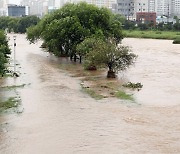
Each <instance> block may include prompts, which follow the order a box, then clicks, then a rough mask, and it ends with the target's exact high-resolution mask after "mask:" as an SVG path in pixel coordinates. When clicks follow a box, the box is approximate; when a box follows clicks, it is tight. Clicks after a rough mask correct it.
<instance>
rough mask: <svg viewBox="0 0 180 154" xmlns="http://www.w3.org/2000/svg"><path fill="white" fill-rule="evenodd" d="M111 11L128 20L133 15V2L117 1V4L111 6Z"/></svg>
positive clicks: (130, 0)
mask: <svg viewBox="0 0 180 154" xmlns="http://www.w3.org/2000/svg"><path fill="white" fill-rule="evenodd" d="M112 11H113V12H114V13H117V14H122V15H123V16H125V17H127V18H128V19H129V18H130V17H132V16H133V15H134V1H133V0H117V3H116V4H113V7H112Z"/></svg>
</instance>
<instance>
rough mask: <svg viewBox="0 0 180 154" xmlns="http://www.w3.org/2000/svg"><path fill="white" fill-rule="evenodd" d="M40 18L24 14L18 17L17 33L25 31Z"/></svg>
mask: <svg viewBox="0 0 180 154" xmlns="http://www.w3.org/2000/svg"><path fill="white" fill-rule="evenodd" d="M39 21H40V19H39V18H38V17H37V16H25V17H22V18H20V20H19V23H18V28H17V31H18V33H25V32H26V29H27V28H28V27H31V26H33V25H37V24H38V22H39Z"/></svg>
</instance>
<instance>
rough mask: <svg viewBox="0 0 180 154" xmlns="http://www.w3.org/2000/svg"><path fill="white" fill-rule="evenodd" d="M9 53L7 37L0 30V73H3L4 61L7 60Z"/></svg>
mask: <svg viewBox="0 0 180 154" xmlns="http://www.w3.org/2000/svg"><path fill="white" fill-rule="evenodd" d="M9 54H10V49H9V47H8V41H7V37H6V35H5V33H4V31H0V74H1V75H2V74H4V70H5V69H6V63H7V61H8V55H9Z"/></svg>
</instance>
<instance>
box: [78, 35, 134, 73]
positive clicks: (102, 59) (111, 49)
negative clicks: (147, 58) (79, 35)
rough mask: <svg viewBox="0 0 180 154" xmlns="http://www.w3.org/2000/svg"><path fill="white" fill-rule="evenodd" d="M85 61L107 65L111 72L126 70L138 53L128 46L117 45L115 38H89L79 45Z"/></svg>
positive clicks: (97, 64) (100, 65)
mask: <svg viewBox="0 0 180 154" xmlns="http://www.w3.org/2000/svg"><path fill="white" fill-rule="evenodd" d="M77 50H78V51H79V53H80V54H81V55H85V56H84V57H85V62H86V61H88V63H89V64H91V65H95V66H98V67H107V68H108V69H109V71H110V72H118V71H119V70H125V69H127V68H128V66H130V65H131V64H133V62H134V60H135V58H136V55H134V54H133V53H131V50H130V49H129V47H127V46H123V45H116V42H115V41H113V40H107V41H106V40H105V41H104V40H102V39H98V38H88V39H86V40H84V41H83V42H82V43H81V44H80V45H78V46H77Z"/></svg>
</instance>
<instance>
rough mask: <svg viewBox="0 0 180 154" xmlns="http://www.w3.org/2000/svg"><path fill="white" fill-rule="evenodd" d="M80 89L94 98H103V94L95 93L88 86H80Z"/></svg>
mask: <svg viewBox="0 0 180 154" xmlns="http://www.w3.org/2000/svg"><path fill="white" fill-rule="evenodd" d="M82 89H83V91H84V92H85V93H87V94H88V95H90V96H91V97H92V98H94V99H97V100H100V99H103V98H104V96H102V95H99V94H97V93H96V92H95V91H93V90H92V89H90V88H86V87H82Z"/></svg>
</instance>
